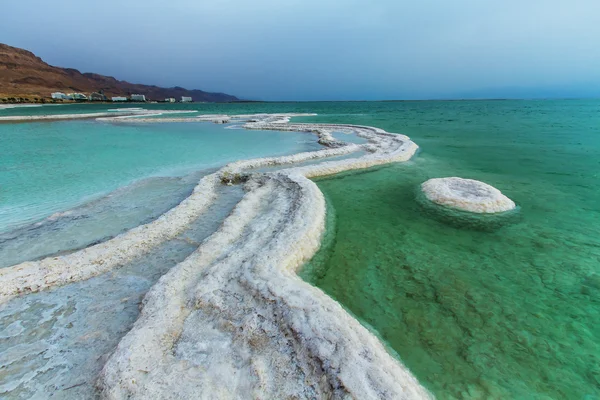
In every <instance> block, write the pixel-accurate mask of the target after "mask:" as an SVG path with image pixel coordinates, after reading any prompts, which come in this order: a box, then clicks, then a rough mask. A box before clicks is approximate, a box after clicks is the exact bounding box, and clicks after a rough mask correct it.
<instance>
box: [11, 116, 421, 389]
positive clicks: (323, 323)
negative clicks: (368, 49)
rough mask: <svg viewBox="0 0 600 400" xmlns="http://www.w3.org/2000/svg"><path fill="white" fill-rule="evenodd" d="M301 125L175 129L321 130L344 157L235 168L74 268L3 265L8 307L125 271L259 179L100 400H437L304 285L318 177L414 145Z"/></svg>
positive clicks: (163, 286)
mask: <svg viewBox="0 0 600 400" xmlns="http://www.w3.org/2000/svg"><path fill="white" fill-rule="evenodd" d="M296 115H298V114H276V115H264V114H263V115H249V116H232V117H228V116H203V117H202V118H186V119H179V120H177V119H170V120H171V121H170V122H191V120H194V121H196V122H197V121H199V120H212V121H214V122H215V121H216V122H219V121H223V120H227V121H231V120H245V121H246V124H245V125H244V127H245V128H247V129H276V130H290V131H310V132H313V133H315V134H317V136H318V137H319V141H320V142H321V143H322V144H324V145H327V146H330V147H333V148H330V149H327V150H321V151H317V152H309V153H300V154H296V155H294V156H287V157H272V158H264V159H255V160H247V161H238V162H235V163H231V164H228V165H226V166H225V167H223V168H222V169H221V170H219V171H218V172H216V173H214V174H212V175H209V176H206V177H204V178H203V179H202V180H201V181H200V183H199V184H198V186H197V187H196V188H195V190H194V192H193V193H192V195H191V196H190V197H188V198H187V199H186V200H184V201H183V202H182V203H181V204H180V205H178V206H177V207H175V208H173V209H172V210H170V211H169V212H167V213H166V214H164V215H163V216H161V217H160V218H159V219H157V220H156V221H154V222H151V223H149V224H147V225H143V226H140V227H138V228H135V229H132V230H131V231H128V232H126V233H125V234H123V235H120V236H117V237H115V238H114V239H111V240H109V241H107V242H105V243H102V244H100V245H96V246H92V247H90V248H88V249H85V250H82V251H80V252H76V253H73V254H70V255H67V256H64V257H56V258H51V259H45V260H41V261H38V262H29V263H23V264H20V265H17V266H14V267H10V268H5V269H4V271H0V288H1V292H0V299H1V300H4V301H5V300H6V299H8V298H10V297H11V296H14V295H16V294H18V293H19V292H23V291H37V290H43V289H46V288H48V287H52V286H55V285H59V284H65V283H68V282H72V281H75V280H80V279H87V278H89V277H91V276H94V275H97V274H99V273H102V272H105V271H107V270H109V269H111V268H115V267H118V266H119V265H121V264H123V263H124V262H126V261H127V260H130V259H132V258H134V257H136V256H137V255H139V254H141V253H143V252H144V251H145V249H148V248H151V247H152V246H155V245H157V243H160V242H162V241H164V240H165V239H166V238H169V237H172V236H173V235H175V234H176V233H177V232H180V231H181V230H182V229H184V228H185V226H187V224H188V223H189V221H190V220H193V219H195V218H197V217H198V216H199V215H200V214H201V213H202V212H203V211H204V210H205V209H206V207H207V205H208V204H210V202H211V201H212V200H213V199H214V197H215V195H214V192H215V188H216V185H219V184H221V181H223V180H227V179H228V177H230V176H232V175H238V176H240V177H243V178H244V179H248V181H247V183H246V184H245V185H246V191H247V193H246V195H245V196H244V198H243V199H242V201H240V203H238V205H237V206H236V208H235V209H234V211H233V212H232V214H231V215H230V216H229V217H228V218H226V219H225V221H224V222H223V224H222V226H221V228H220V229H219V230H218V231H217V232H216V233H215V234H213V235H212V236H211V237H209V238H208V239H207V240H206V241H205V242H203V243H202V244H201V245H200V246H199V247H198V249H197V250H196V251H195V252H194V253H193V254H192V255H191V256H190V257H188V258H187V259H186V260H185V261H183V262H182V263H180V264H178V265H177V266H176V267H174V268H172V269H171V270H170V271H169V272H168V273H167V274H165V275H164V276H163V277H162V278H161V279H160V280H159V282H158V283H157V284H156V285H155V286H154V287H153V288H152V289H151V290H150V291H149V292H148V294H147V295H146V297H145V299H144V302H143V308H142V310H141V316H140V318H139V319H138V320H137V322H136V323H135V325H134V327H133V328H132V330H131V331H130V332H129V333H128V334H127V335H126V336H125V337H124V338H123V339H122V340H121V342H120V344H119V346H118V347H117V349H116V350H115V352H114V353H113V354H112V356H111V357H110V358H109V360H108V362H107V363H106V365H105V367H104V369H103V372H102V374H101V376H100V378H99V381H98V387H99V388H100V390H101V393H102V395H103V396H104V397H105V398H115V399H121V398H240V397H253V396H254V397H268V398H274V397H275V398H279V397H288V396H297V397H301V398H307V397H333V398H347V397H348V396H350V397H353V398H361V399H362V398H367V399H368V398H399V399H409V398H410V399H413V398H428V397H430V394H429V393H428V392H427V391H426V390H425V389H424V388H423V387H422V386H420V384H419V383H418V382H417V380H416V379H415V378H414V377H413V376H412V375H411V374H410V372H408V370H407V369H406V368H405V367H404V366H403V365H402V364H401V363H400V362H399V361H398V360H396V359H395V358H393V357H392V356H390V355H389V354H388V352H387V351H386V349H385V348H384V346H383V345H382V343H381V342H380V341H379V340H378V339H377V338H376V337H375V336H374V335H373V334H372V333H371V332H369V331H368V330H367V329H366V328H365V327H363V326H362V325H361V324H360V323H359V322H358V321H356V320H355V319H354V318H353V317H352V316H350V315H349V314H348V313H347V312H346V311H345V310H344V309H343V308H342V307H341V306H340V305H339V304H338V303H337V302H335V301H334V300H332V299H331V298H329V297H328V296H327V295H325V294H324V293H323V292H322V291H321V290H319V289H318V288H315V287H313V286H311V285H309V284H307V283H305V282H304V281H302V280H301V279H300V278H299V277H298V276H297V275H296V271H297V270H298V269H299V268H300V267H301V266H302V265H303V263H304V262H305V261H306V260H308V259H310V258H311V257H312V256H313V255H314V253H315V252H316V251H317V250H318V248H319V246H320V239H321V236H322V234H323V231H324V228H325V201H324V199H323V195H322V193H321V192H320V191H319V189H318V187H317V186H316V185H315V184H314V183H313V182H312V181H310V180H309V179H308V178H310V177H316V176H322V175H327V174H334V173H338V172H342V171H347V170H351V169H359V168H367V167H371V166H375V165H381V164H385V163H390V162H395V161H406V160H408V159H410V158H411V156H412V155H413V154H414V153H415V151H416V150H417V145H416V144H414V143H413V142H412V141H410V139H409V138H408V137H406V136H403V135H395V134H389V133H387V132H385V131H383V130H380V129H377V128H371V127H363V126H355V125H329V124H289V118H290V117H292V116H296ZM118 118H119V117H116V118H115V117H113V118H110V120H111V121H114V122H117V121H119V119H118ZM211 118H212V119H211ZM105 120H106V119H105ZM125 121H127V120H124V119H120V122H125ZM130 121H131V120H130ZM131 122H134V121H131ZM135 122H140V121H139V119H136V120H135ZM143 122H165V121H162V120H152V121H150V120H148V121H143ZM340 130H341V131H344V132H346V133H350V132H352V133H355V134H357V135H358V136H361V137H364V138H367V139H368V140H369V144H367V145H361V146H358V145H345V144H344V143H343V142H339V141H337V140H335V139H334V138H333V137H332V136H331V134H330V133H331V132H332V131H340ZM359 149H366V150H368V151H369V152H370V153H369V154H366V155H364V156H361V157H357V158H354V159H344V160H338V161H324V162H322V163H320V164H315V165H307V166H302V167H293V166H292V167H291V168H287V169H284V170H281V171H278V172H274V173H267V174H252V169H254V168H258V167H262V166H269V165H286V164H290V165H293V163H296V162H301V161H305V160H310V159H315V158H322V157H330V156H336V155H342V154H348V153H351V152H353V151H357V150H359ZM224 382H227V384H224Z"/></svg>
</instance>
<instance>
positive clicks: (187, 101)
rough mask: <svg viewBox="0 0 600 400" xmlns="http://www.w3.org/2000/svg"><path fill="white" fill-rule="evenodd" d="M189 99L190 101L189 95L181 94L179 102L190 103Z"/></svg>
mask: <svg viewBox="0 0 600 400" xmlns="http://www.w3.org/2000/svg"><path fill="white" fill-rule="evenodd" d="M191 101H192V98H191V97H185V96H181V102H182V103H190V102H191Z"/></svg>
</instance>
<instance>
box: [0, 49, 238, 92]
mask: <svg viewBox="0 0 600 400" xmlns="http://www.w3.org/2000/svg"><path fill="white" fill-rule="evenodd" d="M100 90H103V91H104V94H105V95H106V96H107V97H109V98H110V97H111V96H129V95H131V94H143V95H145V96H146V99H148V100H164V99H165V98H169V97H174V98H176V99H178V100H179V99H180V98H181V96H189V97H191V98H192V99H193V100H194V101H208V102H228V101H237V100H238V98H237V97H235V96H231V95H229V94H225V93H210V92H204V91H202V90H188V89H184V88H182V87H173V88H161V87H158V86H149V85H141V84H136V83H129V82H126V81H119V80H117V79H115V78H113V77H112V76H104V75H100V74H95V73H89V72H86V73H81V72H79V71H78V70H76V69H73V68H60V67H53V66H52V65H49V64H47V63H45V62H44V61H43V60H42V59H41V58H39V57H37V56H36V55H35V54H33V53H32V52H30V51H27V50H23V49H19V48H17V47H12V46H8V45H6V44H2V43H0V102H7V101H14V100H12V99H11V98H13V99H20V98H22V99H26V101H41V100H42V99H44V100H48V99H50V97H51V93H52V92H64V93H71V92H80V93H84V94H89V93H92V92H99V91H100Z"/></svg>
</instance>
